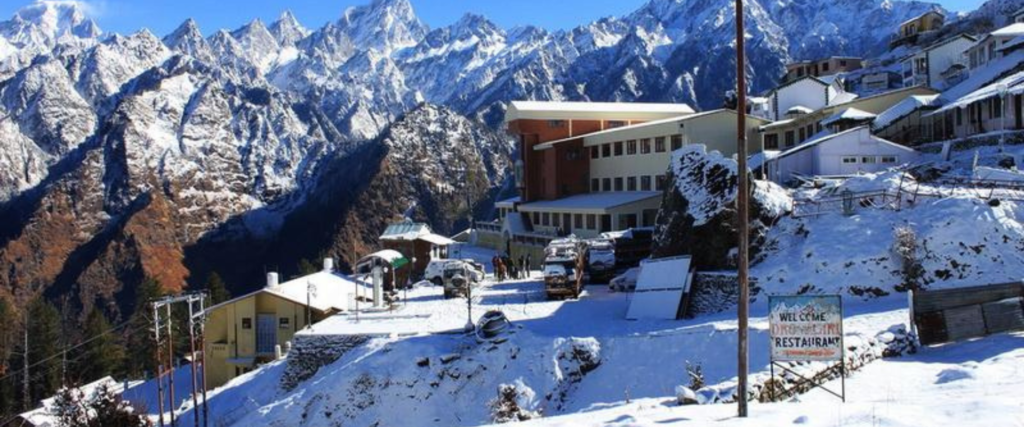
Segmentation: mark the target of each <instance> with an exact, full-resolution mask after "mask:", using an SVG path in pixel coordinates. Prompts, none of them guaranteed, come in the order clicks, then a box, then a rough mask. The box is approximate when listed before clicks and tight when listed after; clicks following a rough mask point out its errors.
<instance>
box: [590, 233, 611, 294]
mask: <svg viewBox="0 0 1024 427" xmlns="http://www.w3.org/2000/svg"><path fill="white" fill-rule="evenodd" d="M587 272H588V273H589V276H590V280H589V281H590V282H591V283H594V282H596V283H606V282H608V281H609V280H611V278H612V277H615V272H616V266H615V244H614V243H613V242H612V241H611V240H608V239H594V240H590V241H589V242H588V244H587Z"/></svg>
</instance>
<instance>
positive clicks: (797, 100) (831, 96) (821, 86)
mask: <svg viewBox="0 0 1024 427" xmlns="http://www.w3.org/2000/svg"><path fill="white" fill-rule="evenodd" d="M843 84H844V83H843V80H842V78H841V77H839V76H835V75H833V76H826V77H814V76H807V77H803V78H799V79H797V80H792V81H789V82H787V83H783V84H781V85H779V86H778V87H776V88H775V89H772V90H771V91H769V92H768V93H767V95H766V98H768V103H769V117H768V119H769V120H785V119H788V118H792V116H793V115H795V114H800V113H801V112H809V111H814V110H818V109H821V108H824V107H826V106H828V105H833V104H836V103H842V102H846V101H849V100H850V99H853V98H855V97H856V96H857V95H855V94H852V93H849V92H846V90H845V89H844V87H843Z"/></svg>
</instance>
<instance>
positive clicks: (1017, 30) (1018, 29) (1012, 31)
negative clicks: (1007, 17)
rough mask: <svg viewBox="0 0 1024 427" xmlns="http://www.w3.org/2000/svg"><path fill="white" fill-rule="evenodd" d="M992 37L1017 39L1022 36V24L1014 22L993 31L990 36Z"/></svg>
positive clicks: (1023, 29) (1023, 26) (1023, 32)
mask: <svg viewBox="0 0 1024 427" xmlns="http://www.w3.org/2000/svg"><path fill="white" fill-rule="evenodd" d="M990 35H991V36H993V37H1017V36H1022V35H1024V23H1021V22H1015V23H1013V24H1010V25H1007V26H1005V27H1003V28H1000V29H998V30H995V31H993V32H992V33H991V34H990Z"/></svg>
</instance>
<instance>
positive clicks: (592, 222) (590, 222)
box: [587, 214, 597, 230]
mask: <svg viewBox="0 0 1024 427" xmlns="http://www.w3.org/2000/svg"><path fill="white" fill-rule="evenodd" d="M587 229H588V230H595V229H597V215H594V214H587Z"/></svg>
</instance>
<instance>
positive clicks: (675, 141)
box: [672, 135, 683, 151]
mask: <svg viewBox="0 0 1024 427" xmlns="http://www.w3.org/2000/svg"><path fill="white" fill-rule="evenodd" d="M680 148H683V136H682V135H672V151H676V150H678V149H680Z"/></svg>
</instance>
